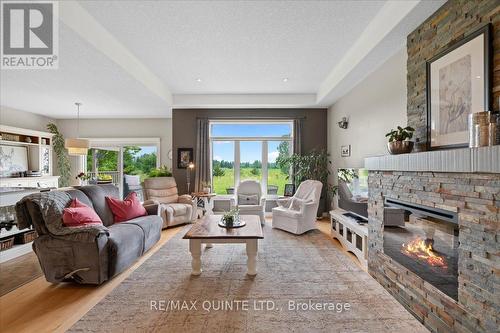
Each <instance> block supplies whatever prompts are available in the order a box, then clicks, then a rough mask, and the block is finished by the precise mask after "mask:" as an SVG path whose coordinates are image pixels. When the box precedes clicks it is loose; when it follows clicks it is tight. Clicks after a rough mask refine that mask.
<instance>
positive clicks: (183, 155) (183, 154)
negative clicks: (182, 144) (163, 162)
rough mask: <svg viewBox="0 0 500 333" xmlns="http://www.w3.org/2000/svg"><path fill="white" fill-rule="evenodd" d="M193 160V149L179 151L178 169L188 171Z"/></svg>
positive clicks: (180, 149) (179, 149)
mask: <svg viewBox="0 0 500 333" xmlns="http://www.w3.org/2000/svg"><path fill="white" fill-rule="evenodd" d="M193 160H194V158H193V148H178V149H177V168H179V169H186V168H187V167H188V165H189V163H192V162H193Z"/></svg>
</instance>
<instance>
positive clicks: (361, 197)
mask: <svg viewBox="0 0 500 333" xmlns="http://www.w3.org/2000/svg"><path fill="white" fill-rule="evenodd" d="M337 175H338V185H339V189H338V199H339V208H342V209H343V210H346V211H349V212H353V213H355V214H358V215H361V216H363V217H366V218H368V170H367V169H361V168H342V169H338V172H337Z"/></svg>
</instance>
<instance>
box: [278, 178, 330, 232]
mask: <svg viewBox="0 0 500 333" xmlns="http://www.w3.org/2000/svg"><path fill="white" fill-rule="evenodd" d="M322 187H323V184H322V183H321V182H320V181H317V180H306V181H304V182H302V183H301V184H300V185H299V188H298V189H297V192H296V193H295V195H294V196H293V197H291V198H285V199H278V200H277V204H278V207H275V208H273V228H277V229H282V230H285V231H288V232H291V233H293V234H296V235H300V234H303V233H304V232H306V231H309V230H313V229H316V215H317V213H318V206H319V198H320V197H321V188H322Z"/></svg>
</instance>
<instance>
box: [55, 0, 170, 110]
mask: <svg viewBox="0 0 500 333" xmlns="http://www.w3.org/2000/svg"><path fill="white" fill-rule="evenodd" d="M59 17H60V19H61V21H62V22H63V23H64V24H65V25H67V26H68V27H70V28H71V29H73V30H74V31H75V32H76V33H77V34H79V35H80V36H81V37H82V38H83V39H85V40H86V41H87V42H89V43H90V44H91V45H93V46H94V47H95V48H96V49H97V50H99V51H101V52H102V53H104V54H105V55H106V56H107V57H108V58H110V59H111V60H113V61H114V62H115V63H116V64H118V65H119V66H120V67H122V68H123V69H124V70H125V71H126V72H127V73H129V74H130V75H131V76H132V77H134V78H135V79H136V80H138V81H139V82H141V83H142V84H143V85H144V86H145V87H147V88H148V89H149V90H150V91H151V92H153V93H154V94H156V95H157V96H159V97H160V98H162V99H163V100H164V101H166V102H167V103H168V105H171V104H172V93H171V92H170V90H169V88H168V87H167V86H166V85H165V84H164V83H163V81H162V80H161V79H160V78H158V77H157V76H156V75H155V74H154V73H153V72H151V71H150V70H149V68H148V67H147V66H145V65H144V64H143V63H142V62H141V61H140V60H139V59H137V57H136V56H134V55H133V54H132V53H131V52H130V51H129V50H128V49H127V48H126V47H125V46H124V45H123V44H122V43H120V42H119V41H118V40H117V39H116V38H115V37H114V36H113V35H112V34H111V33H109V31H107V30H106V29H105V28H104V27H103V26H102V25H101V24H100V23H99V22H97V20H95V19H94V17H92V15H90V14H89V13H88V12H87V11H86V10H85V9H84V8H83V7H82V6H80V4H79V3H78V2H77V1H74V0H66V1H61V2H60V3H59Z"/></svg>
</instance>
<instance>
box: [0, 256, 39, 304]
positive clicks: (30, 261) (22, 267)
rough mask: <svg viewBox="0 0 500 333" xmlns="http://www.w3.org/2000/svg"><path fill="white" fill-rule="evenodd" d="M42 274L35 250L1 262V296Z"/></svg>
mask: <svg viewBox="0 0 500 333" xmlns="http://www.w3.org/2000/svg"><path fill="white" fill-rule="evenodd" d="M40 276H42V269H41V267H40V264H39V262H38V258H37V257H36V254H35V253H34V252H30V253H27V254H25V255H22V256H20V257H17V258H14V259H11V260H9V261H6V262H3V263H1V264H0V296H3V295H5V294H7V293H10V292H11V291H13V290H15V289H17V288H19V287H21V286H23V285H24V284H26V283H28V282H31V281H33V280H34V279H36V278H38V277H40Z"/></svg>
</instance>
